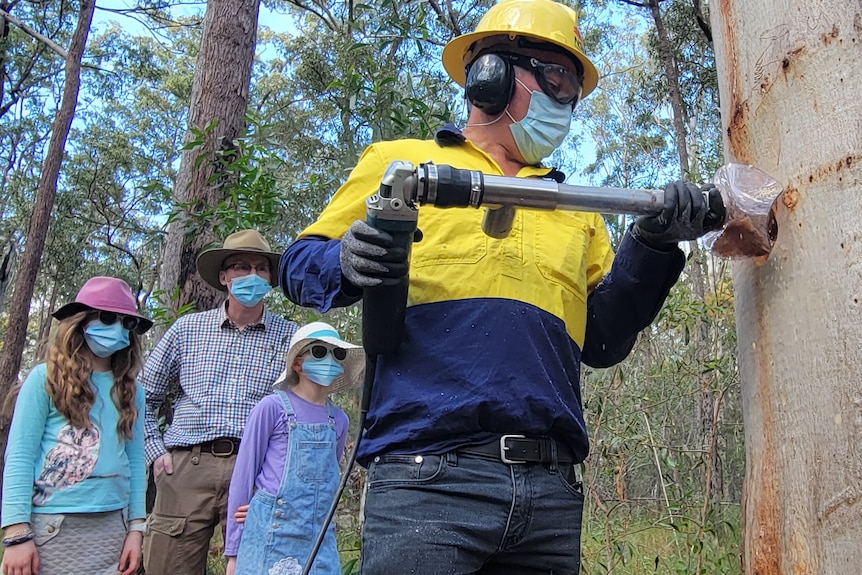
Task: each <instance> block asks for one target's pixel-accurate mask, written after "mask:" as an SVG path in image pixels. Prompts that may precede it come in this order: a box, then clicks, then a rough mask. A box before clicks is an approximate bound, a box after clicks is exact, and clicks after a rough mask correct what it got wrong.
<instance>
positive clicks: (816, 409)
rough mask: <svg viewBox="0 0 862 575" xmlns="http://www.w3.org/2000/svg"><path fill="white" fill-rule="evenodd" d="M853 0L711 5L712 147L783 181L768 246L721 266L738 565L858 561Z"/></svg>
mask: <svg viewBox="0 0 862 575" xmlns="http://www.w3.org/2000/svg"><path fill="white" fill-rule="evenodd" d="M860 18H862V16H860V6H859V2H858V1H855V0H852V1H851V0H840V1H836V0H832V1H826V0H805V1H803V0H790V1H784V2H775V1H772V0H765V1H764V2H759V3H756V4H755V3H751V2H746V1H731V2H721V3H716V4H714V5H713V6H712V13H711V21H712V29H713V33H714V35H715V45H716V56H717V60H718V69H719V74H718V78H719V87H720V91H721V116H722V128H723V130H722V131H723V133H724V134H725V140H724V143H725V157H726V159H727V160H729V161H735V162H742V163H750V164H755V165H757V166H759V167H760V168H761V169H763V170H764V171H766V172H767V173H770V174H772V175H773V176H774V177H776V178H777V179H778V181H780V182H782V183H783V185H784V194H783V197H782V201H781V202H780V203H779V204H778V205H777V207H776V217H777V220H778V238H777V241H776V244H775V246H774V248H773V250H772V253H771V255H770V256H769V259H768V260H767V261H766V262H765V263H761V264H760V265H758V263H757V262H753V261H740V262H737V263H734V266H733V274H732V275H733V282H734V288H735V304H736V322H737V333H738V338H739V370H740V379H741V383H742V394H743V398H744V400H743V403H742V405H743V410H744V421H745V442H746V443H745V445H746V452H747V456H748V457H747V468H746V475H745V488H744V496H743V509H744V517H745V531H744V536H743V542H744V544H743V552H742V562H743V568H744V571H745V573H764V574H770V575H771V574H776V575H777V574H791V573H818V574H823V575H834V574H839V573H848V572H855V571H858V569H859V567H858V566H859V565H862V546H860V545H859V541H860V540H862V523H860V521H859V516H860V513H862V449H860V445H862V441H860V440H862V415H860V414H862V379H860V376H859V374H860V371H862V347H860V345H859V341H860V339H862V322H860V299H862V298H860V293H859V286H860V285H862V233H860V226H859V214H860V213H862V155H860V149H862V146H860V143H862V140H860V134H862V100H860V98H859V89H860V83H862V81H860V76H859V74H858V72H857V71H858V70H859V69H860V68H862V51H860V50H859V46H860V44H862V25H860Z"/></svg>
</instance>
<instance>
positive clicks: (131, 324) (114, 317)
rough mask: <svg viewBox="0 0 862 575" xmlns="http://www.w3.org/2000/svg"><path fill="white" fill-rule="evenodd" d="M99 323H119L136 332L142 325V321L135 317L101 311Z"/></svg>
mask: <svg viewBox="0 0 862 575" xmlns="http://www.w3.org/2000/svg"><path fill="white" fill-rule="evenodd" d="M99 321H100V322H102V323H103V324H105V325H114V324H115V323H117V322H118V321H119V322H121V323H122V325H123V327H124V328H126V329H127V330H129V331H135V330H136V329H138V326H139V325H140V324H141V319H140V318H138V317H135V316H133V315H124V314H121V313H116V312H113V311H100V312H99Z"/></svg>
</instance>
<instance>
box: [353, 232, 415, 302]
mask: <svg viewBox="0 0 862 575" xmlns="http://www.w3.org/2000/svg"><path fill="white" fill-rule="evenodd" d="M339 257H340V260H341V273H342V275H344V277H345V278H347V281H349V282H350V283H352V284H353V285H355V286H356V287H359V288H366V287H374V286H379V285H395V284H397V283H399V282H400V281H401V279H402V278H403V277H404V276H405V275H407V250H406V249H405V248H404V247H403V246H398V245H396V244H395V242H394V241H393V239H392V236H391V235H389V234H388V233H386V232H384V231H381V230H378V229H376V228H373V227H371V226H369V225H368V224H366V223H365V222H363V221H362V220H356V221H355V222H353V225H351V226H350V228H349V229H348V230H347V232H346V233H345V234H344V237H343V238H341V254H340V256H339Z"/></svg>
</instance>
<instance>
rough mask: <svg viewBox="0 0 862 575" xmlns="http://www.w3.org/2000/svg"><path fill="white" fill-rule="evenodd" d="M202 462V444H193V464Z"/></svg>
mask: <svg viewBox="0 0 862 575" xmlns="http://www.w3.org/2000/svg"><path fill="white" fill-rule="evenodd" d="M200 462H201V446H200V444H199V443H198V444H197V445H193V446H192V465H197V464H198V463H200Z"/></svg>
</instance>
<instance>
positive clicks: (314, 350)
mask: <svg viewBox="0 0 862 575" xmlns="http://www.w3.org/2000/svg"><path fill="white" fill-rule="evenodd" d="M308 351H310V352H311V356H312V357H314V358H315V359H323V358H324V357H326V354H327V353H329V352H330V351H331V352H332V357H334V358H335V359H337V360H338V361H344V360H345V359H347V350H346V349H344V348H343V347H333V348H329V347H326V346H325V345H321V344H314V345H312V346H311V347H310V348H308Z"/></svg>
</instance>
